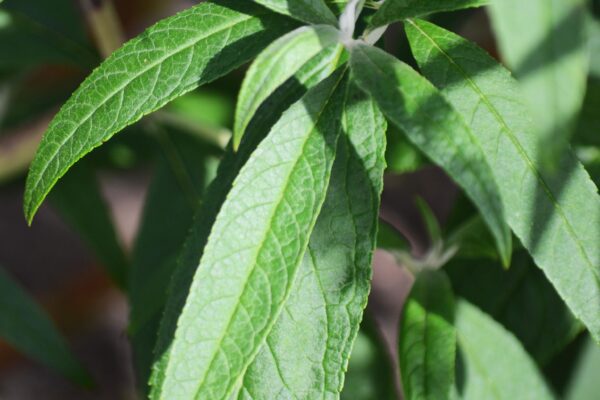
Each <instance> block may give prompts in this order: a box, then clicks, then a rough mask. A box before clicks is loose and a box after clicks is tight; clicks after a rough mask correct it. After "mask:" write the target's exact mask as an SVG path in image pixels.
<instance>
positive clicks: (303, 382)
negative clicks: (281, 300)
mask: <svg viewBox="0 0 600 400" xmlns="http://www.w3.org/2000/svg"><path fill="white" fill-rule="evenodd" d="M342 123H343V124H344V131H345V135H342V137H341V138H340V140H339V142H338V149H337V152H336V159H335V163H334V166H333V170H332V174H331V183H330V185H329V188H328V192H327V197H326V200H325V203H324V205H323V208H322V210H321V213H320V214H319V218H318V220H317V223H316V225H315V228H314V230H313V232H312V235H311V237H310V242H309V244H308V249H307V251H306V254H305V255H304V259H303V262H302V264H301V265H300V267H299V271H298V276H297V277H296V280H295V282H294V284H293V286H292V290H291V294H290V297H289V299H288V300H287V301H286V303H285V305H284V308H283V312H282V313H281V314H280V316H279V319H278V320H277V322H276V324H275V325H274V327H273V329H272V331H271V332H270V334H269V335H268V336H267V338H266V341H265V344H264V345H263V346H262V348H261V350H260V352H259V353H258V355H257V356H256V359H255V360H254V361H253V362H252V364H251V365H250V367H249V368H248V371H247V372H246V375H245V376H244V379H243V382H242V386H241V389H240V392H239V395H238V398H240V399H273V398H294V397H296V398H307V399H314V398H321V397H323V396H326V397H327V396H330V397H334V398H335V397H337V396H339V393H340V392H341V390H342V385H343V381H344V371H345V370H346V368H347V365H348V359H349V357H350V352H351V349H352V345H353V343H354V339H355V337H356V334H357V332H358V327H359V324H360V321H361V319H362V314H363V309H364V307H365V305H366V303H367V297H368V294H369V291H370V287H371V285H370V280H371V275H372V270H371V260H372V255H373V250H374V247H375V234H376V231H377V214H378V209H379V199H380V194H381V190H382V187H383V170H384V168H385V161H384V151H385V126H386V121H385V118H383V115H382V114H381V112H380V111H379V110H378V109H377V108H376V106H375V104H374V103H373V101H372V100H370V99H369V98H368V97H367V96H366V95H365V94H364V93H363V92H362V91H361V90H360V89H358V88H356V87H355V86H354V85H351V86H350V88H349V91H348V95H347V99H346V105H345V111H344V117H343V122H342Z"/></svg>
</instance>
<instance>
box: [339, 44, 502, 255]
mask: <svg viewBox="0 0 600 400" xmlns="http://www.w3.org/2000/svg"><path fill="white" fill-rule="evenodd" d="M350 64H351V67H352V73H353V77H354V78H355V79H356V80H357V82H358V84H359V86H360V87H361V88H362V89H363V90H365V91H366V92H368V93H370V94H371V95H372V96H373V98H375V100H377V102H378V104H379V107H380V108H381V110H382V111H383V113H384V114H385V115H386V116H387V117H388V118H389V119H390V121H392V122H393V123H394V124H396V125H397V126H398V127H399V128H401V129H402V130H403V131H404V132H405V133H406V135H407V137H408V138H409V139H410V140H411V141H412V142H413V143H414V144H415V145H416V146H417V147H419V149H420V150H421V151H423V153H425V154H426V155H427V156H428V157H429V158H430V159H431V160H432V161H434V162H435V163H436V164H438V165H440V166H441V167H442V168H444V169H445V170H446V172H448V174H449V175H450V176H451V177H452V178H453V179H454V180H455V181H456V182H457V183H458V184H459V185H460V186H461V187H462V188H463V189H464V190H465V192H466V194H467V195H468V196H469V197H470V198H471V200H472V201H473V202H474V203H475V205H476V206H477V207H478V208H479V210H480V211H481V214H482V216H483V218H484V220H485V222H486V224H487V226H488V227H489V228H490V231H491V232H492V234H493V236H494V238H495V240H496V246H497V248H498V252H499V254H500V255H501V257H502V260H503V262H504V263H505V264H507V263H508V261H509V260H510V254H511V248H512V245H511V235H510V230H509V229H508V226H507V225H506V223H505V221H504V210H503V206H502V200H501V198H500V193H499V190H498V186H497V184H496V182H495V180H494V175H493V173H492V170H491V168H490V166H489V164H488V163H487V161H486V159H485V156H484V154H483V149H482V148H481V145H480V143H479V141H478V140H477V138H476V137H475V136H474V134H473V132H471V129H470V128H469V127H468V126H467V124H466V123H465V122H464V120H463V118H462V116H461V115H460V114H459V113H458V112H457V111H456V110H455V109H454V108H453V107H452V106H451V105H450V104H449V103H448V102H447V101H446V100H445V99H444V97H443V96H442V95H441V94H440V93H439V92H438V90H437V89H436V88H435V87H433V85H431V84H430V83H429V82H428V81H427V80H426V79H425V78H423V77H422V76H420V75H419V74H418V73H417V72H416V71H414V70H413V69H412V68H410V67H409V66H408V65H406V64H404V63H402V62H401V61H399V60H398V59H396V58H394V57H393V56H391V55H389V54H387V53H385V52H383V51H382V50H379V49H377V48H374V47H370V46H367V45H364V44H360V43H355V44H353V45H352V46H351V51H350Z"/></svg>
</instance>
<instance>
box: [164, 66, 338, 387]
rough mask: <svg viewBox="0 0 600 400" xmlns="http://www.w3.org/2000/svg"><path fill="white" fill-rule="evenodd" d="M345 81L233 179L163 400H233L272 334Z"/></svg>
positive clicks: (332, 142)
mask: <svg viewBox="0 0 600 400" xmlns="http://www.w3.org/2000/svg"><path fill="white" fill-rule="evenodd" d="M344 75H345V74H344V73H343V71H339V72H338V73H336V74H334V75H333V76H332V77H330V78H328V79H327V80H326V81H324V82H322V83H321V84H319V85H318V86H317V87H315V88H313V89H311V90H310V91H309V92H308V93H307V94H306V95H305V96H304V97H303V98H302V99H301V100H300V101H299V102H297V103H296V104H294V105H293V106H292V107H291V108H290V109H288V110H287V111H286V112H285V113H284V114H283V115H282V117H281V119H280V120H279V121H278V123H277V124H275V126H274V127H273V129H272V130H271V132H270V133H269V135H268V136H267V138H266V139H265V140H264V141H263V142H261V144H260V145H259V146H258V148H257V149H256V150H255V152H254V153H253V154H252V156H251V157H250V159H249V160H248V162H247V163H246V165H245V166H244V167H243V168H242V170H241V171H240V174H239V175H238V177H237V178H236V180H235V182H234V184H233V187H232V189H231V191H230V192H229V194H228V196H227V200H226V201H225V203H224V204H223V206H222V208H221V211H220V212H219V215H218V216H217V219H216V221H215V224H214V226H213V228H212V231H211V234H210V237H209V239H208V242H207V245H206V248H205V250H204V254H203V256H202V259H201V261H200V265H199V267H198V270H197V271H196V274H195V276H194V280H193V282H192V286H191V289H190V292H189V295H188V299H187V301H186V305H185V307H184V309H183V312H182V313H181V316H180V317H179V321H178V326H177V331H176V333H175V339H174V341H173V344H172V350H171V354H170V356H169V360H168V364H167V367H166V374H165V380H164V381H163V384H162V386H163V387H162V391H161V398H165V399H178V398H182V399H189V398H200V399H222V398H228V397H229V396H230V395H231V393H232V391H233V390H234V389H235V386H236V385H237V384H238V382H239V379H240V377H241V376H242V375H243V373H244V371H245V370H246V369H247V367H248V365H249V364H250V363H251V362H252V360H253V359H254V357H255V356H256V354H257V353H258V351H259V350H260V346H261V345H262V343H263V341H264V339H265V337H266V336H267V335H268V334H269V332H270V331H271V329H272V327H273V325H274V323H275V322H276V319H277V317H278V315H279V314H280V312H281V310H282V307H283V305H284V304H285V301H286V299H287V297H288V295H289V293H290V288H291V285H292V283H293V279H294V277H295V275H296V272H297V269H298V266H299V264H300V262H301V260H302V256H303V254H304V251H305V250H306V246H307V245H308V239H309V237H310V233H311V231H312V229H313V227H314V224H315V221H316V218H317V215H318V213H319V211H320V209H321V206H322V204H323V201H324V199H325V194H326V190H327V186H328V182H329V176H330V173H331V167H332V164H333V158H334V155H335V147H336V143H337V139H338V136H339V131H340V129H341V126H340V123H339V119H340V118H339V115H340V114H341V107H342V105H343V101H344V95H345V84H342V83H341V81H342V80H343V79H342V78H343V76H344Z"/></svg>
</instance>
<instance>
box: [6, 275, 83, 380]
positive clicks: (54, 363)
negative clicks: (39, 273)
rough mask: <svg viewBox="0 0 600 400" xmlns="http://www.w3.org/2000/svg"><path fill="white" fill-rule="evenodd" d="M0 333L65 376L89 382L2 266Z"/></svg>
mask: <svg viewBox="0 0 600 400" xmlns="http://www.w3.org/2000/svg"><path fill="white" fill-rule="evenodd" d="M0 337H1V338H2V339H4V340H6V342H8V343H9V344H10V345H12V346H14V347H15V348H16V349H17V350H19V351H21V352H23V353H24V354H27V355H28V356H29V357H31V358H33V359H35V360H37V361H39V362H40V363H42V364H44V365H45V366H47V367H49V368H51V369H52V370H54V371H56V372H58V373H60V374H62V375H64V376H65V377H67V378H69V379H71V380H73V381H75V382H78V383H80V384H83V385H90V383H91V380H90V378H89V376H88V375H87V373H86V372H85V371H84V370H83V368H82V367H81V365H80V364H79V362H78V361H77V360H76V359H75V357H74V356H73V355H72V353H71V351H70V350H69V348H68V346H67V343H66V342H65V340H64V338H63V337H62V336H61V334H60V333H59V332H58V330H57V329H56V327H55V326H54V324H53V323H52V321H51V320H50V318H48V316H47V315H46V313H44V311H43V310H42V309H41V308H40V307H39V306H38V305H37V304H36V303H35V301H34V300H33V299H32V298H31V297H30V296H29V295H28V294H27V293H26V292H25V291H24V290H23V289H22V288H21V287H20V286H19V285H18V284H17V283H16V282H14V281H13V280H12V278H11V277H10V276H9V275H8V274H7V273H6V271H5V270H4V268H1V267H0Z"/></svg>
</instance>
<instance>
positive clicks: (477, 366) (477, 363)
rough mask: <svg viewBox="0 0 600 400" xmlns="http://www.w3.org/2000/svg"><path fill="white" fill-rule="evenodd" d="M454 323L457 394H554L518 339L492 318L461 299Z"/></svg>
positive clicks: (471, 399)
mask: <svg viewBox="0 0 600 400" xmlns="http://www.w3.org/2000/svg"><path fill="white" fill-rule="evenodd" d="M455 324H456V332H457V338H458V350H459V353H458V354H457V356H458V358H459V359H458V361H457V371H456V373H457V377H456V390H457V392H458V395H459V398H461V399H463V400H481V399H498V400H504V399H506V400H514V399H536V400H543V399H552V398H554V397H553V396H552V393H551V392H550V389H549V388H548V387H547V385H546V383H545V382H544V378H543V377H542V376H541V374H540V372H539V371H538V370H537V368H536V366H535V364H534V362H533V361H532V360H531V359H530V358H529V356H528V355H527V353H526V352H525V350H524V349H523V347H522V346H521V343H519V341H518V340H517V339H516V338H515V337H514V336H513V335H512V334H511V333H510V332H508V331H507V330H505V329H504V328H503V327H502V326H500V325H499V324H498V323H497V322H495V321H494V320H493V319H492V318H490V317H489V316H487V315H486V314H484V313H482V312H481V311H480V310H479V309H477V308H476V307H475V306H473V305H471V304H469V303H468V302H466V301H464V300H461V301H459V302H458V303H457V306H456V320H455Z"/></svg>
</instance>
